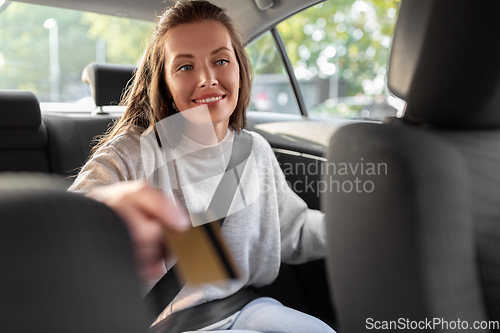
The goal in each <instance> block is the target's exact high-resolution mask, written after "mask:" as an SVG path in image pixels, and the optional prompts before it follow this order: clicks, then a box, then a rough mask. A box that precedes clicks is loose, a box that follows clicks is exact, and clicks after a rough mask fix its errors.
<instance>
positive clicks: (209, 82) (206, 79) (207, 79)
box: [200, 67, 218, 88]
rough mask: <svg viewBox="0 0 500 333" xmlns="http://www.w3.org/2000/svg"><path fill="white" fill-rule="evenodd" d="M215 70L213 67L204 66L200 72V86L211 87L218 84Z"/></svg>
mask: <svg viewBox="0 0 500 333" xmlns="http://www.w3.org/2000/svg"><path fill="white" fill-rule="evenodd" d="M217 83H218V81H217V78H216V76H215V72H214V71H213V70H212V69H211V68H207V67H205V68H203V69H202V70H201V73H200V87H202V88H203V87H211V86H215V85H217Z"/></svg>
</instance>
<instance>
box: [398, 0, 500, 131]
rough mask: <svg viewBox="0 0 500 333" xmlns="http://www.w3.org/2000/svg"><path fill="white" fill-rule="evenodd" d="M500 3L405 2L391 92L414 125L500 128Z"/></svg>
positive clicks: (487, 0)
mask: <svg viewBox="0 0 500 333" xmlns="http://www.w3.org/2000/svg"><path fill="white" fill-rule="evenodd" d="M499 20H500V1H498V0H476V1H470V0H403V2H402V3H401V7H400V11H399V16H398V22H397V24H396V28H395V33H394V39H393V45H392V51H391V60H390V65H389V79H388V84H389V89H390V90H391V91H392V92H393V93H394V94H395V95H396V96H398V97H400V98H402V99H404V100H405V101H406V102H407V109H406V112H405V115H404V118H406V119H407V120H408V121H410V122H415V123H421V124H423V123H426V124H433V125H438V126H443V127H455V128H488V127H498V126H500V21H499Z"/></svg>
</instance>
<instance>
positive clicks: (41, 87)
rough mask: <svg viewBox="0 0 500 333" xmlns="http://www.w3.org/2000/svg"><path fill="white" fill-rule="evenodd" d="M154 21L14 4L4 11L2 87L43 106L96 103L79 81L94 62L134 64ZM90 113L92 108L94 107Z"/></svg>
mask: <svg viewBox="0 0 500 333" xmlns="http://www.w3.org/2000/svg"><path fill="white" fill-rule="evenodd" d="M151 29H152V24H151V23H150V22H144V21H138V20H131V19H127V18H122V17H116V16H106V15H98V14H94V13H86V12H80V11H74V10H66V9H59V8H51V7H45V6H37V5H31V4H24V3H19V2H12V3H10V4H9V5H8V6H7V7H6V8H5V4H4V10H3V11H1V12H0V78H1V79H0V89H23V90H29V91H32V92H34V93H35V94H36V96H37V97H38V99H39V101H40V102H80V103H82V104H86V105H88V104H91V105H93V100H92V98H91V97H90V90H89V87H88V85H87V84H86V83H83V82H81V75H82V71H83V69H84V68H85V66H86V65H88V64H89V63H91V62H110V63H118V64H132V65H134V64H136V63H137V61H138V59H139V58H140V56H141V54H142V51H143V48H144V46H145V43H146V38H147V36H149V35H150V33H151ZM90 108H91V109H92V107H90Z"/></svg>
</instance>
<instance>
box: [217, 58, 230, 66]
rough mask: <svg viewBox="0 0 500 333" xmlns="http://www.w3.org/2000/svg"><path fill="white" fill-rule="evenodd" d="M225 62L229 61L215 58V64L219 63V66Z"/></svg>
mask: <svg viewBox="0 0 500 333" xmlns="http://www.w3.org/2000/svg"><path fill="white" fill-rule="evenodd" d="M227 63H229V61H228V60H226V59H221V60H217V61H216V62H215V64H217V65H219V66H223V65H225V64H227Z"/></svg>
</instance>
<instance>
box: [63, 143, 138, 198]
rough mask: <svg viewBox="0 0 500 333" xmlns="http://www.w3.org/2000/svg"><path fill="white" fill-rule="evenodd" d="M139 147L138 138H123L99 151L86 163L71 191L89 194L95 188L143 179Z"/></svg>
mask: <svg viewBox="0 0 500 333" xmlns="http://www.w3.org/2000/svg"><path fill="white" fill-rule="evenodd" d="M138 145H139V143H138V139H137V138H134V137H132V136H122V137H118V138H117V139H116V140H114V141H112V142H110V143H109V144H107V145H105V146H103V147H101V148H100V149H98V150H97V151H96V152H95V154H94V156H92V158H91V159H90V160H89V161H87V163H85V165H84V166H83V168H82V170H81V171H80V173H79V174H78V177H77V178H76V180H75V182H74V183H73V184H72V185H71V187H70V188H69V191H73V192H88V191H89V190H91V189H93V188H95V187H99V186H105V185H111V184H114V183H117V182H120V181H128V180H135V179H140V178H143V177H141V170H142V168H140V166H139V165H138V163H141V157H140V147H139V146H138Z"/></svg>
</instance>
